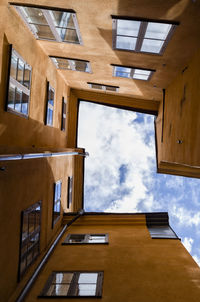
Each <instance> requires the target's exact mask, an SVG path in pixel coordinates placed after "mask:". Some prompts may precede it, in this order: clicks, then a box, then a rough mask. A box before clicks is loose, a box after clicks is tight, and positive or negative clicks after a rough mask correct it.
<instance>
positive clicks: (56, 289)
mask: <svg viewBox="0 0 200 302" xmlns="http://www.w3.org/2000/svg"><path fill="white" fill-rule="evenodd" d="M68 290H69V284H52V285H51V286H50V287H49V289H48V291H47V293H45V295H46V296H67V293H68Z"/></svg>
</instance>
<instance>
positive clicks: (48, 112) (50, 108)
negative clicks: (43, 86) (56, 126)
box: [45, 82, 54, 126]
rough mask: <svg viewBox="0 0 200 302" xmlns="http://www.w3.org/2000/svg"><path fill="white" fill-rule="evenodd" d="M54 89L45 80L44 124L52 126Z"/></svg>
mask: <svg viewBox="0 0 200 302" xmlns="http://www.w3.org/2000/svg"><path fill="white" fill-rule="evenodd" d="M53 106H54V89H53V88H52V87H51V85H50V84H49V82H47V108H46V120H45V124H46V125H48V126H53Z"/></svg>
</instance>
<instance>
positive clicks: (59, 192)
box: [57, 182, 62, 198]
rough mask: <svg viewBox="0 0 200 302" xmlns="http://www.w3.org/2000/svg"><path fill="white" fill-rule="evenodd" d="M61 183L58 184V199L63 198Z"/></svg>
mask: <svg viewBox="0 0 200 302" xmlns="http://www.w3.org/2000/svg"><path fill="white" fill-rule="evenodd" d="M61 185H62V184H61V182H59V183H58V184H57V197H58V198H60V197H61Z"/></svg>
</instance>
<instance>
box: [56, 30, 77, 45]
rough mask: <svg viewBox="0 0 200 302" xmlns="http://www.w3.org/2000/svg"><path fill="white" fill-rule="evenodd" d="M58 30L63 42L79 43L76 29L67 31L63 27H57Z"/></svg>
mask: <svg viewBox="0 0 200 302" xmlns="http://www.w3.org/2000/svg"><path fill="white" fill-rule="evenodd" d="M56 29H57V31H58V34H59V36H60V37H61V39H62V41H66V42H72V43H79V40H78V36H77V33H76V30H75V29H67V28H62V27H56Z"/></svg>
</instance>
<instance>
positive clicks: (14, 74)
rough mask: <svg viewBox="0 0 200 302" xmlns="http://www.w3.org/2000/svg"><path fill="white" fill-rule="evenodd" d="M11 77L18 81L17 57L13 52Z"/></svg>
mask: <svg viewBox="0 0 200 302" xmlns="http://www.w3.org/2000/svg"><path fill="white" fill-rule="evenodd" d="M10 76H11V77H12V78H14V79H15V80H16V77H17V57H16V56H15V55H14V53H13V52H12V58H11V66H10Z"/></svg>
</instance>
